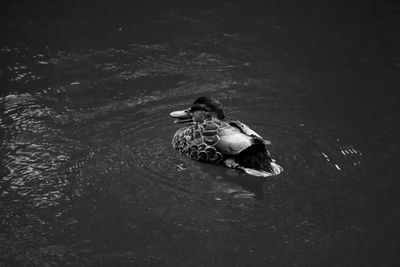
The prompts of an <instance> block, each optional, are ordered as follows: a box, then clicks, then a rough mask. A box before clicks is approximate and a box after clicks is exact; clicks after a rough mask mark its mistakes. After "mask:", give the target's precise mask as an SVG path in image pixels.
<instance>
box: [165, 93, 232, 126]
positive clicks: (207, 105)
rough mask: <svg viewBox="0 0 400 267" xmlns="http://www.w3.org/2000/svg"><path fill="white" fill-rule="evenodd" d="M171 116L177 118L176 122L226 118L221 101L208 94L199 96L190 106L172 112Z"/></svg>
mask: <svg viewBox="0 0 400 267" xmlns="http://www.w3.org/2000/svg"><path fill="white" fill-rule="evenodd" d="M170 116H171V117H173V118H175V121H174V122H175V123H183V122H202V121H204V120H206V119H212V118H217V119H219V120H223V119H224V118H225V115H224V111H223V109H222V105H221V102H219V101H218V100H217V99H215V98H211V97H206V96H202V97H199V98H197V99H196V101H194V103H193V105H192V106H191V107H190V108H187V109H184V110H179V111H173V112H171V113H170Z"/></svg>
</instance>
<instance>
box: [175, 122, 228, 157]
mask: <svg viewBox="0 0 400 267" xmlns="http://www.w3.org/2000/svg"><path fill="white" fill-rule="evenodd" d="M227 126H228V124H227V123H225V122H221V121H219V120H216V119H214V120H207V121H204V122H202V123H193V124H191V125H189V126H188V127H184V128H181V129H179V130H178V131H177V132H176V133H175V135H174V137H173V139H172V145H173V147H174V148H176V149H178V151H179V152H181V153H183V154H185V155H186V156H188V157H189V158H191V159H193V160H198V161H202V162H209V163H216V164H218V163H220V162H221V160H222V159H223V158H224V156H223V155H222V153H220V152H219V151H218V150H217V148H216V144H217V143H218V142H219V140H220V137H219V135H218V132H219V130H220V129H221V128H223V127H227Z"/></svg>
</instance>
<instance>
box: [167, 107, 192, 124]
mask: <svg viewBox="0 0 400 267" xmlns="http://www.w3.org/2000/svg"><path fill="white" fill-rule="evenodd" d="M169 115H170V116H171V117H173V118H175V119H176V120H175V121H174V123H183V122H192V121H193V120H192V116H191V115H190V108H188V109H184V110H178V111H173V112H171V113H170V114H169Z"/></svg>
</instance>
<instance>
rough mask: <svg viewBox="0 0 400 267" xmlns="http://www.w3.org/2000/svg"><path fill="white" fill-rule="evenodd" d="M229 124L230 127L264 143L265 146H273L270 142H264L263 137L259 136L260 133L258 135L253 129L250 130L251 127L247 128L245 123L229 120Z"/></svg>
mask: <svg viewBox="0 0 400 267" xmlns="http://www.w3.org/2000/svg"><path fill="white" fill-rule="evenodd" d="M227 123H229V125H231V126H233V127H236V128H238V129H239V130H240V131H241V132H242V133H244V134H246V135H248V136H251V137H253V138H256V139H258V140H260V141H262V142H263V143H264V145H270V144H271V142H270V141H268V140H264V139H263V138H262V137H261V135H259V134H258V133H256V132H255V131H253V130H252V129H250V127H249V126H247V125H246V124H244V123H243V122H240V121H238V120H229V121H227Z"/></svg>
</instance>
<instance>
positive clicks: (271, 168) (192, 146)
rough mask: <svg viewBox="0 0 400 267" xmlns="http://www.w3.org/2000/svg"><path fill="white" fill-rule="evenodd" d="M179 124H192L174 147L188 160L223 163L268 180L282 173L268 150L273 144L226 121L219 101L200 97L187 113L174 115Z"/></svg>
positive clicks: (177, 137) (181, 132)
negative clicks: (269, 177)
mask: <svg viewBox="0 0 400 267" xmlns="http://www.w3.org/2000/svg"><path fill="white" fill-rule="evenodd" d="M170 116H171V117H173V118H175V119H176V120H175V122H177V123H190V124H189V125H188V126H186V127H184V128H181V129H179V130H178V131H177V132H176V133H175V135H174V137H173V139H172V145H173V147H174V148H175V149H177V150H178V151H179V152H181V153H182V154H184V155H186V156H187V157H189V158H191V159H193V160H197V161H202V162H207V163H215V164H219V163H223V164H225V166H227V167H229V168H234V169H239V170H242V171H244V172H246V173H248V174H250V175H254V176H262V177H268V176H271V175H277V174H279V173H280V172H282V170H283V169H282V167H280V166H279V165H278V164H276V163H275V161H274V160H273V159H272V158H271V155H270V153H269V151H268V149H267V147H266V145H269V144H270V142H269V141H266V140H264V139H263V138H262V137H261V136H260V135H258V134H257V133H256V132H254V131H253V130H252V129H250V128H249V127H248V126H247V125H245V124H243V123H241V122H240V121H235V120H224V119H225V115H224V112H223V110H222V105H221V103H220V102H219V101H218V100H216V99H215V98H210V97H200V98H198V99H197V100H196V101H195V102H194V103H193V105H192V106H191V107H190V108H188V109H185V110H180V111H173V112H171V113H170Z"/></svg>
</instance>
